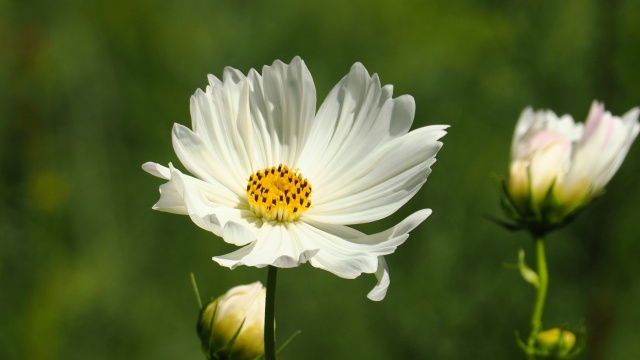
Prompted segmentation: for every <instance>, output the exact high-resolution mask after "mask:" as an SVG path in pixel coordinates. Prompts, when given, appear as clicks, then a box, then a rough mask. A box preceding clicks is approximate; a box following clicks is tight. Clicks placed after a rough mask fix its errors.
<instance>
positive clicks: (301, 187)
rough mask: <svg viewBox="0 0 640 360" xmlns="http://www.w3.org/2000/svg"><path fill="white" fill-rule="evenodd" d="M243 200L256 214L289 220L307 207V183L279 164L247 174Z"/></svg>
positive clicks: (295, 173)
mask: <svg viewBox="0 0 640 360" xmlns="http://www.w3.org/2000/svg"><path fill="white" fill-rule="evenodd" d="M247 199H248V201H249V207H250V209H251V211H253V212H254V213H255V214H256V216H258V217H261V218H263V219H266V220H267V221H280V222H292V221H296V220H298V218H299V217H300V216H301V215H302V214H303V213H304V212H305V211H307V210H308V209H309V208H310V207H311V185H310V184H309V181H307V179H305V178H304V177H302V174H298V173H297V171H296V170H294V171H292V170H290V169H289V167H287V166H286V165H282V164H279V165H278V166H277V167H276V166H272V167H270V168H265V169H263V170H258V171H257V172H256V173H255V174H252V175H251V176H249V181H248V183H247Z"/></svg>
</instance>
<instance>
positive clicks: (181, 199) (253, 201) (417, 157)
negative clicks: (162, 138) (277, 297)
mask: <svg viewBox="0 0 640 360" xmlns="http://www.w3.org/2000/svg"><path fill="white" fill-rule="evenodd" d="M391 96H392V86H390V85H386V86H384V87H381V86H380V80H379V79H378V76H377V75H375V74H374V75H373V76H370V75H369V74H368V72H367V71H366V69H365V68H364V66H362V64H360V63H356V64H355V65H353V67H352V68H351V71H350V72H349V74H348V75H347V76H345V77H344V78H343V79H342V80H341V81H340V82H339V83H338V84H337V85H336V86H335V87H334V88H333V90H332V91H331V92H330V93H329V95H328V96H327V98H326V100H325V101H324V103H323V104H322V105H321V106H320V109H319V110H318V111H317V113H316V91H315V86H314V83H313V79H312V78H311V74H310V73H309V71H308V70H307V67H306V66H305V64H304V62H303V61H302V60H301V59H300V58H298V57H296V58H294V59H293V61H292V62H291V64H289V65H287V64H284V63H282V62H280V61H276V62H274V63H273V65H271V66H265V67H264V68H263V72H262V76H261V75H260V74H259V73H258V72H257V71H255V70H250V71H249V74H248V75H246V76H245V75H244V74H242V73H241V72H239V71H238V70H235V69H232V68H226V69H225V71H224V74H223V78H222V81H220V80H219V79H218V78H216V77H215V76H213V75H209V86H207V88H206V91H202V90H197V91H196V93H195V94H194V95H193V96H192V97H191V118H192V127H193V129H189V128H187V127H185V126H183V125H180V124H175V125H174V127H173V133H172V135H173V147H174V150H175V152H176V154H177V155H178V158H179V159H180V162H182V164H183V165H184V167H185V168H187V170H189V172H191V174H193V176H190V175H186V174H183V173H182V172H181V171H180V170H178V169H176V168H175V167H173V166H172V165H171V164H169V167H164V166H161V165H158V164H155V163H146V164H144V165H143V168H144V169H145V170H146V171H147V172H149V173H151V174H153V175H155V176H157V177H160V178H163V179H166V180H169V182H167V183H165V184H164V185H161V186H160V193H161V196H160V200H159V201H158V202H157V203H156V204H155V205H154V209H156V210H160V211H166V212H172V213H177V214H185V215H189V216H190V217H191V219H192V220H193V222H194V223H195V224H197V225H198V226H200V227H201V228H203V229H205V230H208V231H211V232H212V233H214V234H216V235H218V236H220V237H222V238H223V239H224V241H226V242H227V243H230V244H235V245H238V246H242V248H241V249H239V250H237V251H234V252H232V253H230V254H227V255H223V256H216V257H214V258H213V260H215V261H216V262H218V263H219V264H220V265H223V266H226V267H229V268H232V269H233V268H235V267H236V266H239V265H247V266H255V267H264V266H267V265H273V266H276V267H281V268H289V267H295V266H298V265H299V264H301V263H304V262H307V261H308V262H309V263H311V265H313V266H314V267H317V268H320V269H324V270H327V271H330V272H332V273H334V274H336V275H338V276H340V277H343V278H349V279H351V278H355V277H357V276H359V275H360V274H361V273H375V275H376V277H377V278H378V284H377V285H376V287H375V288H374V289H373V290H372V291H371V292H370V293H369V295H368V297H369V298H370V299H372V300H381V299H382V298H384V296H385V294H386V291H387V288H388V286H389V275H388V270H387V265H386V263H385V260H384V255H388V254H391V253H393V252H394V251H395V249H396V248H397V247H398V246H399V245H400V244H402V243H403V242H404V241H405V240H406V239H407V237H408V236H409V234H408V233H409V231H411V230H413V229H414V228H415V227H416V226H418V225H419V224H420V223H421V222H422V221H424V220H425V219H426V218H427V217H428V216H429V215H430V214H431V210H430V209H423V210H420V211H417V212H415V213H414V214H412V215H410V216H409V217H407V218H406V219H404V220H403V221H401V222H400V223H399V224H397V225H396V226H394V227H393V228H391V229H388V230H386V231H383V232H380V233H377V234H372V235H368V234H364V233H362V232H360V231H357V230H354V229H352V228H350V227H348V226H346V225H349V224H360V223H368V222H372V221H376V220H379V219H382V218H384V217H387V216H389V215H391V214H392V213H394V212H395V211H396V210H398V209H399V208H400V207H401V206H402V205H403V204H405V203H406V202H407V201H408V200H409V199H411V197H413V195H415V194H416V192H417V191H418V190H419V189H420V187H421V186H422V185H423V184H424V183H425V181H426V180H427V176H428V175H429V173H430V172H431V165H432V164H433V163H434V162H435V161H436V159H435V155H436V153H437V152H438V150H439V149H440V148H441V146H442V143H441V142H439V141H438V139H439V138H441V137H442V136H444V134H445V131H444V129H446V128H447V126H443V125H438V126H427V127H423V128H419V129H416V130H413V131H411V132H409V128H410V127H411V124H412V122H413V117H414V111H415V103H414V100H413V98H412V97H411V96H408V95H403V96H400V97H397V98H395V99H392V97H391Z"/></svg>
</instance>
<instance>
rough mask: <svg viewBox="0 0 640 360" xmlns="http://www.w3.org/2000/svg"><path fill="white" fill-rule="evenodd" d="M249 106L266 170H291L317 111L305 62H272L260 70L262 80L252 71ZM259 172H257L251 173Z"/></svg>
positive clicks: (312, 86)
mask: <svg viewBox="0 0 640 360" xmlns="http://www.w3.org/2000/svg"><path fill="white" fill-rule="evenodd" d="M249 79H250V81H251V84H252V86H251V90H250V95H249V96H250V99H249V102H250V106H251V114H252V117H253V121H254V123H253V126H254V127H255V128H256V129H257V130H258V131H257V132H256V138H257V139H256V141H257V142H259V143H261V144H263V146H264V148H265V150H266V158H267V161H268V162H269V163H268V164H266V166H277V165H278V164H280V163H282V164H288V165H289V166H294V164H295V163H297V161H298V157H299V156H300V155H299V154H300V152H301V151H302V148H303V146H304V144H305V143H306V141H307V138H308V136H309V132H310V124H312V122H313V119H314V114H315V110H316V90H315V85H314V83H313V78H312V77H311V74H310V73H309V70H308V69H307V67H306V65H305V63H304V61H302V59H300V58H299V57H295V58H294V59H293V60H292V61H291V63H290V64H288V65H287V64H284V63H282V62H281V61H275V62H274V63H273V65H271V66H265V67H264V68H263V72H262V77H260V75H259V74H258V73H257V72H255V71H252V72H250V74H249ZM254 170H258V169H254Z"/></svg>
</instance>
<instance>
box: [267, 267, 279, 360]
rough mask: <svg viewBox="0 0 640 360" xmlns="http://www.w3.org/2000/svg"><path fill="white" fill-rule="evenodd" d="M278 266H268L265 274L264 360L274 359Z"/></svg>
mask: <svg viewBox="0 0 640 360" xmlns="http://www.w3.org/2000/svg"><path fill="white" fill-rule="evenodd" d="M277 276H278V268H277V267H275V266H269V273H268V275H267V301H266V306H265V311H264V357H265V360H276V344H275V340H276V339H275V302H276V280H277Z"/></svg>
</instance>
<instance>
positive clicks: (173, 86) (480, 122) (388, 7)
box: [0, 0, 640, 360]
mask: <svg viewBox="0 0 640 360" xmlns="http://www.w3.org/2000/svg"><path fill="white" fill-rule="evenodd" d="M0 39H1V40H0V82H1V84H2V86H0V165H1V168H2V170H1V171H0V358H1V359H49V360H54V359H92V360H99V359H153V360H162V359H204V356H203V355H202V354H201V353H200V348H199V346H200V345H199V342H198V339H197V336H196V333H195V321H196V317H197V313H198V308H197V305H196V300H195V296H194V294H193V291H192V288H191V284H190V281H189V273H190V272H193V273H194V274H195V276H196V278H197V280H198V284H199V287H200V292H201V294H202V296H203V298H208V297H211V296H216V295H219V294H221V293H223V292H225V291H226V290H227V289H228V288H230V287H232V286H235V285H238V284H244V283H250V282H253V281H256V280H262V281H263V282H264V281H265V280H266V270H265V269H255V268H238V269H236V270H233V271H231V270H228V269H226V268H222V267H220V266H218V265H217V264H215V263H213V262H212V261H211V260H210V258H211V256H213V255H216V254H222V253H226V252H229V251H231V250H232V247H230V246H227V245H225V244H224V243H223V242H222V241H221V240H220V239H218V238H216V237H215V236H213V235H211V234H209V233H206V232H204V231H203V230H201V229H199V228H197V227H196V226H194V225H193V224H192V223H191V221H190V220H189V219H188V217H183V216H176V215H170V214H165V213H160V212H155V211H152V210H151V205H153V204H154V203H155V201H156V200H157V198H158V186H159V185H160V184H161V183H162V182H161V181H160V180H159V179H156V178H153V177H152V176H150V175H148V174H146V173H144V172H143V171H142V170H141V168H140V166H141V164H142V163H144V162H146V161H156V162H160V163H168V162H169V161H172V162H174V163H178V161H177V158H176V156H175V155H174V153H173V151H172V147H171V140H170V139H171V135H170V134H171V127H172V124H173V123H174V122H178V123H182V124H190V117H189V97H190V95H191V94H192V93H193V92H194V91H195V90H196V89H197V88H199V87H200V88H202V87H205V86H206V84H207V80H206V74H208V73H212V74H214V75H217V76H221V74H222V71H223V68H224V67H225V66H232V67H235V68H237V69H240V70H242V71H243V72H245V73H246V72H247V71H248V70H249V69H250V68H256V69H258V70H260V69H261V67H262V66H263V65H265V64H271V63H272V62H273V61H274V60H275V59H281V60H283V61H285V62H289V61H290V60H291V59H292V58H293V57H294V56H295V55H300V56H301V57H302V58H303V59H304V60H305V61H306V63H307V65H308V67H309V69H310V70H311V73H312V75H313V76H314V80H315V83H316V87H317V90H318V91H317V92H318V96H319V101H318V103H320V101H321V100H322V99H323V98H324V96H325V95H326V94H327V93H328V92H329V90H330V89H331V87H332V86H333V85H334V84H335V83H337V82H338V81H339V80H340V79H341V78H342V76H344V75H345V74H346V73H347V72H348V70H349V68H350V66H351V65H352V64H353V63H354V62H356V61H360V62H362V63H364V65H365V66H366V67H367V69H368V70H369V71H370V72H372V73H374V72H376V73H378V74H379V75H380V78H381V79H382V82H383V83H385V84H393V85H394V86H395V88H394V89H395V94H396V95H400V94H411V95H413V96H414V98H415V100H416V103H417V113H416V120H415V127H419V126H424V125H428V124H450V125H451V129H450V132H449V134H448V135H447V136H446V137H445V138H444V143H445V145H444V148H443V149H442V151H441V152H440V153H439V155H438V162H437V163H436V164H435V166H434V171H433V173H432V175H431V176H430V178H429V181H428V182H427V184H426V185H425V187H424V188H423V189H422V190H421V191H420V192H419V193H418V195H417V196H416V197H415V198H414V199H413V200H412V201H411V202H410V203H409V204H408V205H407V206H405V207H404V208H403V209H401V210H400V211H399V212H398V213H396V214H394V215H393V216H391V217H390V218H388V219H385V220H383V221H380V222H377V223H374V224H371V225H367V226H360V227H359V228H360V229H363V230H365V231H368V232H372V231H377V230H381V229H384V228H387V227H390V226H392V225H393V224H395V223H396V222H398V221H399V220H400V219H402V218H404V217H405V216H407V215H408V214H410V213H411V212H413V211H415V210H416V209H419V208H423V207H429V208H432V209H433V210H434V213H433V215H432V216H431V218H429V219H428V220H427V221H426V222H425V223H424V224H423V225H421V226H420V227H419V228H418V229H416V230H415V231H414V232H413V233H412V235H411V237H410V239H409V240H408V241H407V243H405V244H404V245H403V246H401V247H400V248H399V249H398V250H397V251H396V253H395V254H393V255H392V256H389V257H388V258H387V259H388V262H389V266H390V269H391V277H392V284H391V287H390V290H389V293H388V295H387V297H386V299H385V300H384V301H382V302H380V303H375V302H372V301H369V300H368V299H367V298H366V294H367V292H368V291H369V290H370V289H371V288H372V287H373V285H374V284H375V278H374V277H373V276H362V277H360V278H358V279H356V280H345V279H341V278H338V277H336V276H333V275H331V274H329V273H327V272H324V271H321V270H316V269H314V268H312V267H311V266H309V265H304V266H301V267H299V268H296V269H291V270H286V271H280V272H279V279H278V280H279V283H278V293H277V308H276V316H277V323H278V328H277V336H278V338H279V339H280V340H281V341H282V340H284V339H286V338H287V337H288V336H289V335H290V334H291V333H293V332H294V331H296V330H298V329H300V330H302V334H301V335H300V336H298V337H297V338H296V339H295V340H294V341H293V343H292V344H291V345H290V346H289V347H288V348H287V349H286V350H285V351H284V353H283V354H282V357H281V358H282V359H371V360H374V359H520V358H523V357H522V355H521V353H520V350H519V349H518V348H517V346H516V344H515V341H514V332H515V331H520V333H521V334H526V333H527V331H528V321H529V320H528V319H529V316H530V312H531V306H532V301H533V289H532V288H531V287H530V286H529V285H528V284H525V283H524V282H523V281H522V280H521V279H520V277H519V275H518V273H517V272H516V271H514V270H511V269H508V267H505V264H508V263H515V261H516V254H517V251H518V249H520V248H523V249H525V250H526V251H528V253H529V254H530V255H531V254H532V251H531V241H530V240H529V238H528V237H527V235H526V234H523V233H509V232H507V231H505V230H504V229H502V228H500V227H498V226H496V225H495V224H493V223H491V222H489V221H487V220H486V219H485V216H486V215H487V214H491V215H495V216H499V215H500V208H499V205H498V192H497V187H496V184H495V182H494V180H493V178H494V177H495V176H497V175H501V174H504V173H505V172H506V169H507V163H508V160H509V153H508V151H509V146H510V141H511V135H512V131H513V127H514V125H515V122H516V120H517V118H518V116H519V114H520V112H521V111H522V109H524V108H525V107H526V106H528V105H532V106H534V107H535V108H550V109H553V110H554V111H556V112H557V113H560V114H564V113H569V114H572V115H573V116H574V117H575V118H576V119H584V118H585V117H586V115H587V112H588V109H589V106H590V104H591V101H592V100H593V99H599V100H602V101H604V102H605V104H606V106H607V108H608V109H610V110H611V111H612V112H613V113H614V114H617V115H621V114H622V113H624V112H626V111H627V110H629V109H630V108H632V107H634V106H637V105H640V89H639V84H638V80H640V67H639V66H638V64H640V51H639V47H638V45H639V44H640V2H637V1H634V0H590V1H587V0H584V1H518V2H513V1H500V0H484V1H479V0H476V1H473V0H467V1H418V0H413V1H411V0H397V1H379V0H370V1H366V2H365V1H359V2H356V1H354V2H348V1H337V0H324V1H316V2H303V1H300V2H296V1H288V0H274V1H247V0H237V1H230V0H229V1H221V0H188V1H177V0H166V1H151V0H141V1H129V0H110V1H85V0H67V1H57V2H54V1H37V0H27V1H17V0H13V1H12V0H8V1H7V0H2V1H0ZM639 179H640V144H635V145H634V146H633V147H632V148H631V151H630V153H629V155H628V156H627V159H626V161H625V162H624V164H623V165H622V167H621V169H620V171H619V172H618V174H617V175H616V176H615V177H614V179H613V180H612V181H611V183H610V184H609V186H608V190H607V193H606V195H605V196H603V197H601V198H599V199H598V200H597V201H595V202H594V203H593V204H592V205H591V206H590V207H589V208H588V209H587V210H586V211H585V212H583V213H582V214H581V215H580V216H579V218H578V219H577V221H575V222H574V223H573V224H571V226H569V227H568V228H566V229H564V230H561V231H557V232H555V233H553V234H552V235H551V236H550V237H549V239H548V252H549V267H550V273H551V284H550V289H549V298H548V303H547V307H546V311H545V317H544V323H545V325H546V326H547V327H551V326H562V325H565V324H566V325H569V327H570V328H573V329H575V328H577V327H579V326H580V325H581V324H584V325H586V326H587V328H588V330H589V343H588V347H587V349H586V351H585V352H584V354H583V355H581V356H580V359H618V360H625V359H629V360H630V359H639V358H640V342H638V334H639V333H640V307H639V306H638V304H639V303H640V277H639V276H638V275H640V261H638V255H640V242H638V240H639V236H638V221H639V219H638V216H639V211H640V205H639V204H640V189H639V188H638V186H637V183H638V180H639ZM529 259H530V260H531V259H532V257H531V256H529Z"/></svg>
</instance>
